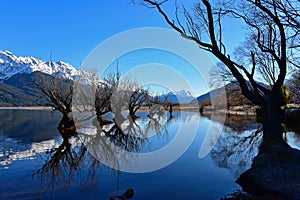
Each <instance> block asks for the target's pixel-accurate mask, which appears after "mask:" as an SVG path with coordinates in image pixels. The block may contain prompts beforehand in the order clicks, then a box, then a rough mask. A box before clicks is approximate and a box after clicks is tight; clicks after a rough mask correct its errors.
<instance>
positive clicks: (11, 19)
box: [0, 0, 240, 95]
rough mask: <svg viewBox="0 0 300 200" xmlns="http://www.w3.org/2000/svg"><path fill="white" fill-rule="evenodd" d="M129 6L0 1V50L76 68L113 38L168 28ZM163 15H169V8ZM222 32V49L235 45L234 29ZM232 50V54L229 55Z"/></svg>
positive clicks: (115, 0)
mask: <svg viewBox="0 0 300 200" xmlns="http://www.w3.org/2000/svg"><path fill="white" fill-rule="evenodd" d="M129 2H130V0H111V1H109V0H103V1H99V0H88V1H83V0H73V1H66V0H51V1H38V0H26V1H24V0H14V1H4V2H2V3H1V12H0V18H1V19H2V20H1V27H2V28H1V31H0V49H2V50H9V51H12V52H13V53H14V54H16V55H20V56H28V55H30V56H34V57H37V58H39V59H43V60H49V59H50V54H52V55H53V60H54V61H56V60H63V61H65V62H68V63H70V64H72V65H73V66H75V67H77V68H78V67H79V66H80V64H81V63H82V62H83V61H84V59H85V58H86V56H87V55H88V54H89V52H91V51H92V50H93V49H94V48H95V47H96V46H97V45H98V44H99V43H101V42H102V41H104V40H105V39H107V38H109V37H111V36H113V35H115V34H117V33H120V32H123V31H127V30H130V29H134V28H142V27H163V28H169V26H168V25H167V24H166V23H165V22H164V20H163V18H162V17H161V16H160V15H159V14H158V13H157V12H156V11H155V10H151V9H147V8H145V7H142V6H139V5H132V4H129ZM165 9H166V10H167V11H169V12H172V11H171V10H169V7H165ZM224 28H225V33H226V31H227V34H225V35H224V38H225V40H227V43H228V44H230V45H232V46H236V45H238V44H239V42H240V37H238V35H236V33H237V32H238V31H236V29H239V28H240V27H239V26H237V25H236V24H232V22H231V21H227V22H226V26H224ZM229 32H230V33H229ZM232 50H233V48H232V49H229V51H232ZM146 57H147V56H146ZM139 58H141V57H140V56H139ZM130 59H132V58H130ZM124 60H126V59H124ZM163 63H164V62H163ZM164 64H166V63H164ZM173 64H174V63H173ZM178 69H179V70H180V67H178ZM187 71H188V70H187ZM182 72H183V71H182ZM191 74H192V72H191ZM191 80H192V84H197V81H198V80H197V79H196V78H191ZM200 82H201V80H199V85H200V87H198V88H197V89H196V93H197V95H198V94H200V93H204V92H206V90H207V89H205V88H204V86H203V85H202V84H200ZM202 86H203V89H201V87H202ZM182 89H185V88H182Z"/></svg>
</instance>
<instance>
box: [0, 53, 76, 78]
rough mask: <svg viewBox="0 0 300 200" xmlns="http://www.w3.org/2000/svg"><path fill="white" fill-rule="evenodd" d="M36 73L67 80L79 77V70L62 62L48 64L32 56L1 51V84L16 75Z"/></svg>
mask: <svg viewBox="0 0 300 200" xmlns="http://www.w3.org/2000/svg"><path fill="white" fill-rule="evenodd" d="M36 71H39V72H42V73H45V74H49V75H54V76H56V77H62V78H65V79H75V77H76V76H78V75H79V71H78V70H77V69H75V68H74V67H73V66H72V65H70V64H68V63H65V62H62V61H58V62H46V61H43V60H39V59H37V58H34V57H31V56H25V57H23V56H15V55H14V54H13V53H11V52H9V51H1V50H0V81H1V82H2V81H4V80H7V79H9V78H11V77H12V76H14V75H16V74H23V73H25V74H30V73H32V72H36Z"/></svg>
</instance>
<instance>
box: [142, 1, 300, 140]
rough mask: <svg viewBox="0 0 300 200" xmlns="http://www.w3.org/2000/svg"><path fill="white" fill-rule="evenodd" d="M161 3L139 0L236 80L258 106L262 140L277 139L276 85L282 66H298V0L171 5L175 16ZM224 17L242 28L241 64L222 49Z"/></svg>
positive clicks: (278, 91) (283, 72) (280, 81)
mask: <svg viewBox="0 0 300 200" xmlns="http://www.w3.org/2000/svg"><path fill="white" fill-rule="evenodd" d="M166 2H167V1H160V2H159V1H152V0H144V1H143V5H145V6H147V7H149V8H155V9H157V11H158V12H159V13H160V14H161V15H162V16H163V17H164V19H165V21H166V22H167V23H168V25H170V26H171V27H172V28H173V29H174V30H176V31H177V32H178V33H180V34H181V35H182V36H183V37H184V38H186V39H189V40H192V41H194V42H195V43H196V44H197V45H199V47H200V48H201V49H204V50H206V51H208V52H210V53H212V54H213V55H214V56H215V57H216V58H218V59H219V60H220V62H221V63H222V64H223V65H225V66H226V68H227V69H228V71H229V72H230V74H232V75H233V77H234V78H235V79H236V81H237V82H238V84H239V86H240V88H241V90H242V94H243V95H244V96H245V97H246V98H247V99H249V100H250V101H251V102H253V103H254V104H256V105H258V106H260V107H261V109H262V113H263V132H264V139H265V140H268V141H282V127H281V121H282V115H283V112H282V109H281V106H282V105H283V103H284V102H283V98H282V93H281V87H282V85H283V83H284V79H285V76H286V73H287V67H288V64H289V63H293V64H294V65H297V64H299V63H297V59H296V58H295V56H299V54H298V55H297V54H296V53H295V52H298V50H299V26H298V25H299V7H298V6H297V4H299V1H292V0H289V1H279V0H275V1H274V0H247V1H238V2H234V1H214V2H210V1H208V0H201V1H199V2H196V3H195V5H194V7H193V8H192V9H191V10H189V9H187V8H186V7H185V6H184V5H183V6H182V13H179V6H177V5H176V6H175V7H176V10H175V20H172V19H171V17H170V16H169V15H168V14H167V13H166V12H165V11H164V10H163V4H164V3H166ZM226 17H231V18H232V19H237V20H242V22H243V23H244V25H245V26H246V28H248V34H246V35H245V39H246V40H247V44H249V45H248V46H246V51H244V52H243V54H242V55H241V56H247V57H246V58H247V62H244V61H243V60H242V59H233V57H232V56H230V55H228V54H227V52H226V45H225V43H224V41H223V35H222V29H223V26H224V24H223V23H222V20H223V19H224V18H226ZM203 38H208V39H206V40H205V39H203ZM244 48H245V47H244ZM259 72H261V73H260V74H263V75H264V76H265V77H264V78H266V79H268V80H269V82H270V83H271V85H270V86H268V87H266V86H263V85H261V84H259V82H258V81H257V74H259Z"/></svg>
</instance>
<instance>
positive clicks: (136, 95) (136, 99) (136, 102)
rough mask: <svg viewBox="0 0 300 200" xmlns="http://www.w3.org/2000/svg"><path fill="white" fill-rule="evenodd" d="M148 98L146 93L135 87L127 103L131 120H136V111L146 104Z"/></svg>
mask: <svg viewBox="0 0 300 200" xmlns="http://www.w3.org/2000/svg"><path fill="white" fill-rule="evenodd" d="M147 97H148V91H147V90H144V89H141V88H139V87H136V88H135V89H134V91H133V92H132V94H131V96H130V99H129V103H128V110H129V115H130V117H131V118H132V119H135V118H137V117H138V116H136V114H135V113H136V112H137V111H138V109H139V108H140V107H141V106H142V105H143V104H145V103H146V100H147Z"/></svg>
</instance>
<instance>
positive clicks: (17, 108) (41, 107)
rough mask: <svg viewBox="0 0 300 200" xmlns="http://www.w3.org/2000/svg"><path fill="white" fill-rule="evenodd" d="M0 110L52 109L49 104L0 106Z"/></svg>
mask: <svg viewBox="0 0 300 200" xmlns="http://www.w3.org/2000/svg"><path fill="white" fill-rule="evenodd" d="M0 110H53V107H50V106H0Z"/></svg>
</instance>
